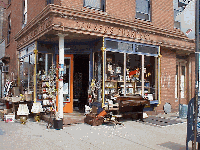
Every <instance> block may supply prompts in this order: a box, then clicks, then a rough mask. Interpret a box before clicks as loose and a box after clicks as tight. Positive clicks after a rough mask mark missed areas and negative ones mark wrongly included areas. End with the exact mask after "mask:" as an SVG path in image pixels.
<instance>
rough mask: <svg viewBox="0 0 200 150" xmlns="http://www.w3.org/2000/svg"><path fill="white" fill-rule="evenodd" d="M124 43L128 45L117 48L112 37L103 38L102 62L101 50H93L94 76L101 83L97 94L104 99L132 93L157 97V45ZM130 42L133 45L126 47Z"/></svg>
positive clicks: (149, 98)
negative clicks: (103, 53)
mask: <svg viewBox="0 0 200 150" xmlns="http://www.w3.org/2000/svg"><path fill="white" fill-rule="evenodd" d="M111 42H112V44H111ZM122 43H123V42H122ZM124 43H125V42H124ZM114 44H115V46H114ZM128 44H129V46H128V47H120V43H119V42H118V45H117V44H116V41H114V40H113V41H109V40H108V41H106V46H107V47H106V51H105V55H104V62H103V59H102V58H101V55H102V52H95V55H94V78H95V79H96V80H97V81H99V82H101V87H102V91H103V92H104V93H99V94H103V95H104V96H105V101H108V100H109V99H113V98H115V97H118V96H134V95H140V96H142V97H144V98H146V99H148V100H151V101H153V100H158V99H159V98H158V97H159V91H158V87H159V82H158V78H159V77H158V76H159V74H158V70H159V67H158V66H159V65H158V57H157V56H158V55H157V54H158V48H156V47H153V46H150V45H148V46H147V45H142V46H140V47H137V46H134V44H136V43H130V42H129V43H128ZM131 44H133V45H132V46H130V45H131ZM125 45H126V44H125ZM136 45H137V44H136ZM147 49H148V50H147ZM156 49H157V50H156ZM100 54H101V55H100ZM101 62H102V63H101ZM104 64H105V65H104ZM103 66H104V67H103ZM103 70H104V71H105V73H104V78H103V72H104V71H103ZM103 79H104V80H103ZM102 83H104V89H103V86H102V85H103V84H102ZM102 91H101V92H102ZM97 98H98V96H97Z"/></svg>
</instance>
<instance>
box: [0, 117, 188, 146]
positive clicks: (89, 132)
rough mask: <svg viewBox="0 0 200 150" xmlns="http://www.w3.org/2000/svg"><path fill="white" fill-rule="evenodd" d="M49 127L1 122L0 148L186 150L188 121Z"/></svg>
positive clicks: (17, 122)
mask: <svg viewBox="0 0 200 150" xmlns="http://www.w3.org/2000/svg"><path fill="white" fill-rule="evenodd" d="M185 121H186V120H185ZM46 125H47V123H46V122H43V121H41V122H39V123H37V122H33V120H32V119H29V120H28V122H27V123H26V124H25V125H22V124H20V122H19V120H17V121H15V122H8V123H5V122H3V121H0V149H1V150H9V149H12V150H13V149H14V150H18V149H20V150H21V149H25V150H27V149H33V150H35V149H37V150H40V149H41V150H42V149H63V150H64V149H75V150H76V149H94V150H96V149H104V150H109V149H119V150H122V149H127V150H129V149H130V150H133V149H136V150H137V149H140V150H149V149H152V150H169V149H173V150H185V143H186V127H187V124H186V122H184V123H181V124H177V125H171V126H166V127H157V126H151V125H148V124H144V123H141V122H137V121H130V120H125V121H123V125H116V126H115V125H113V124H105V125H100V126H90V125H87V124H84V123H83V124H74V125H71V126H66V127H64V129H63V130H55V129H47V128H46ZM189 148H190V149H191V142H190V143H189Z"/></svg>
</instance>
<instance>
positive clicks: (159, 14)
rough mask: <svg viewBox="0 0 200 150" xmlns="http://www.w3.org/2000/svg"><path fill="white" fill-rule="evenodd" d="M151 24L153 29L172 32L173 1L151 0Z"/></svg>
mask: <svg viewBox="0 0 200 150" xmlns="http://www.w3.org/2000/svg"><path fill="white" fill-rule="evenodd" d="M152 23H153V25H154V26H155V27H159V28H164V29H169V30H173V29H174V10H173V0H168V1H166V0H152Z"/></svg>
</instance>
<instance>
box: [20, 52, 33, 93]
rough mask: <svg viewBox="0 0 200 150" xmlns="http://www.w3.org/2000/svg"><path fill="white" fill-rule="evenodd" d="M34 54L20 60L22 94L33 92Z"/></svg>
mask: <svg viewBox="0 0 200 150" xmlns="http://www.w3.org/2000/svg"><path fill="white" fill-rule="evenodd" d="M34 58H35V55H34V54H30V55H26V56H25V57H23V58H21V59H20V79H21V90H22V92H23V93H32V92H33V86H34V85H33V77H34Z"/></svg>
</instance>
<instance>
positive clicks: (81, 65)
mask: <svg viewBox="0 0 200 150" xmlns="http://www.w3.org/2000/svg"><path fill="white" fill-rule="evenodd" d="M73 79H74V80H73V109H74V110H84V107H85V105H86V103H87V98H88V88H89V55H87V54H75V55H74V77H73Z"/></svg>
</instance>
